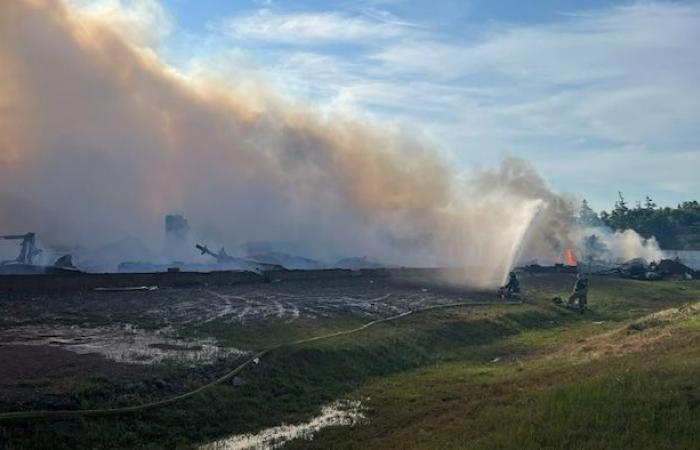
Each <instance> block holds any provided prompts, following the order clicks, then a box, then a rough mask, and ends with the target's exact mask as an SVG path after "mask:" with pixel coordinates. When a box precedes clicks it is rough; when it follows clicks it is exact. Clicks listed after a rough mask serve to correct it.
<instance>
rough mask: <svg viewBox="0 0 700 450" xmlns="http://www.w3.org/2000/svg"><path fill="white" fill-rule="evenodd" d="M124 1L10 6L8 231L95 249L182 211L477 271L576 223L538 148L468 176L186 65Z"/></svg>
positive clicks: (1, 94)
mask: <svg viewBox="0 0 700 450" xmlns="http://www.w3.org/2000/svg"><path fill="white" fill-rule="evenodd" d="M119 14H120V11H119V10H115V11H114V12H113V13H112V15H111V16H109V15H104V14H102V15H90V14H86V13H84V12H83V11H81V10H78V9H75V8H73V7H70V6H68V5H66V4H64V3H63V2H60V1H53V0H16V1H9V2H8V1H6V2H2V3H1V4H0V193H1V194H0V229H2V230H9V231H15V230H28V229H31V230H32V231H36V232H37V233H39V235H40V236H42V237H43V239H44V240H45V242H50V243H61V244H65V243H70V244H80V245H83V246H88V247H89V246H95V245H97V244H99V243H103V242H107V241H113V240H115V239H118V238H119V237H122V236H135V237H139V238H141V239H144V240H156V239H159V237H160V234H159V233H160V229H161V226H160V221H161V220H162V216H163V215H164V214H165V213H167V212H170V211H179V212H182V213H184V214H186V215H187V217H188V218H189V219H190V221H191V222H192V223H196V224H198V226H199V232H200V234H201V235H203V236H205V237H206V238H207V239H212V240H216V241H218V242H244V241H247V240H275V241H280V240H283V241H290V242H296V243H300V244H301V245H302V246H303V248H304V249H305V250H306V252H307V254H308V255H309V256H316V257H321V258H323V257H330V256H335V255H366V256H368V257H370V258H373V259H378V260H381V261H386V262H391V263H395V264H403V265H423V266H426V265H449V266H461V267H470V269H469V270H465V279H464V281H466V282H469V283H472V284H476V285H481V286H488V285H494V284H497V283H499V282H501V280H502V279H503V277H504V276H505V274H506V273H507V271H508V270H509V268H510V267H511V266H512V265H513V263H514V261H515V260H516V259H527V258H536V257H540V258H550V257H551V258H555V257H556V255H560V254H561V250H562V248H563V247H564V246H566V245H570V243H571V242H570V241H571V240H572V239H573V238H572V236H574V237H575V233H574V234H573V235H572V222H571V220H570V218H571V215H572V214H571V212H572V211H571V208H572V207H571V206H570V202H569V201H567V200H565V199H564V198H562V197H561V196H559V195H557V194H555V193H553V192H551V191H550V189H549V188H548V187H547V185H546V183H545V182H544V181H543V180H542V178H541V177H540V176H539V175H538V174H537V173H536V172H535V171H534V170H533V169H532V167H531V166H530V165H529V164H528V163H527V162H525V161H522V160H518V159H512V158H509V159H506V160H505V161H504V162H503V164H502V166H501V167H499V168H497V169H494V170H486V171H481V172H474V173H471V174H470V175H466V176H464V175H462V176H460V175H458V174H457V173H456V172H455V171H453V170H452V169H451V168H450V167H449V166H448V165H447V164H446V162H445V161H443V160H442V159H441V158H440V157H439V156H438V153H437V152H436V151H435V150H434V149H433V147H432V146H431V145H430V144H429V143H427V142H425V141H424V140H423V139H421V138H420V137H419V136H417V135H416V134H415V133H410V132H407V131H406V130H403V129H401V127H399V126H396V125H389V124H385V123H377V122H374V121H371V120H369V119H367V118H363V117H360V116H358V115H357V114H353V115H350V114H347V113H343V112H342V111H336V112H333V113H327V114H321V113H319V112H318V111H316V110H315V109H314V107H312V106H310V105H308V104H306V103H304V102H302V101H300V100H294V99H289V98H288V97H287V96H285V95H282V94H280V93H277V92H275V90H274V89H271V88H270V87H269V86H268V85H267V84H266V83H265V82H264V81H262V80H258V79H256V78H255V77H253V76H250V75H245V74H241V73H236V72H235V70H232V72H231V73H227V74H226V76H227V80H226V81H220V80H221V79H222V77H221V76H219V77H214V76H207V73H206V70H204V71H202V73H200V75H198V76H196V77H187V76H184V75H182V74H180V73H178V72H177V71H176V70H175V69H173V68H171V67H169V66H168V65H167V64H165V63H164V62H163V61H162V60H161V59H160V58H159V56H158V55H157V54H156V52H155V51H154V50H152V49H151V48H149V47H147V46H145V44H144V41H143V40H142V39H138V40H135V39H133V38H132V36H131V35H130V34H129V33H126V32H125V31H124V30H125V28H124V27H115V26H114V25H113V24H115V23H117V24H119V23H123V22H124V20H126V19H125V18H124V17H115V15H119ZM117 19H120V20H117ZM531 225H532V226H531ZM626 256H630V255H626Z"/></svg>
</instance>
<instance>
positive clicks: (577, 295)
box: [569, 273, 588, 314]
mask: <svg viewBox="0 0 700 450" xmlns="http://www.w3.org/2000/svg"><path fill="white" fill-rule="evenodd" d="M577 299H578V308H579V311H581V314H583V312H584V311H585V310H586V305H588V278H586V277H584V276H583V275H582V274H580V273H579V274H577V275H576V284H575V285H574V291H573V292H572V293H571V295H570V296H569V305H573V304H574V301H575V300H577Z"/></svg>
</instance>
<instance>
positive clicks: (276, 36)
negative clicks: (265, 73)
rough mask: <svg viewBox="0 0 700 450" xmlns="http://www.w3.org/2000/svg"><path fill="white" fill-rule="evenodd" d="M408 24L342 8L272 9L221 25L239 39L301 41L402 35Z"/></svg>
mask: <svg viewBox="0 0 700 450" xmlns="http://www.w3.org/2000/svg"><path fill="white" fill-rule="evenodd" d="M384 19H387V18H386V17H385V18H384ZM405 27H406V25H405V24H403V23H399V22H398V21H390V20H376V19H373V18H370V17H368V16H360V15H358V16H351V15H348V14H344V13H339V12H317V13H299V14H282V13H276V12H272V11H270V10H260V11H257V12H255V13H253V14H249V15H244V16H236V17H233V18H230V19H228V20H225V21H224V22H223V23H222V24H220V25H219V28H220V29H223V30H224V31H225V32H226V33H227V34H229V35H231V36H233V37H236V38H239V39H250V40H258V41H269V42H284V43H300V44H313V43H319V42H320V43H323V42H339V41H371V40H375V39H387V38H392V37H397V36H400V35H401V34H402V33H404V31H405Z"/></svg>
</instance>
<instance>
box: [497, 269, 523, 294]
mask: <svg viewBox="0 0 700 450" xmlns="http://www.w3.org/2000/svg"><path fill="white" fill-rule="evenodd" d="M500 295H501V300H519V299H520V280H518V277H517V275H515V272H511V273H509V274H508V283H506V285H505V286H503V287H501V289H500Z"/></svg>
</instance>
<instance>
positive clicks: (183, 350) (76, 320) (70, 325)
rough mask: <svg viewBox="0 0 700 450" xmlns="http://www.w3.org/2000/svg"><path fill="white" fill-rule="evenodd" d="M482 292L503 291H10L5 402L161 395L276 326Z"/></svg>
mask: <svg viewBox="0 0 700 450" xmlns="http://www.w3.org/2000/svg"><path fill="white" fill-rule="evenodd" d="M484 298H488V299H491V300H493V295H492V294H491V293H477V292H469V291H465V290H464V289H455V288H450V289H446V288H444V287H442V286H440V285H438V284H435V283H431V282H430V281H429V280H418V279H416V280H402V281H401V282H399V281H397V280H391V279H384V278H378V279H372V278H369V277H360V276H358V277H349V278H340V279H336V280H307V281H304V280H295V281H284V282H275V281H274V280H273V282H271V283H266V284H263V283H261V284H253V285H251V284H248V285H237V286H236V285H233V286H216V287H184V288H166V289H157V290H153V291H135V292H102V291H100V292H98V291H92V290H90V291H82V292H71V293H57V294H0V392H1V394H0V410H3V411H12V410H26V409H63V408H65V409H73V408H86V407H105V406H124V405H129V404H132V403H133V402H134V399H136V398H138V399H139V400H140V401H143V400H144V399H157V398H162V397H164V396H167V395H171V394H175V393H179V392H182V391H184V390H187V389H191V388H192V387H196V386H198V385H201V384H203V383H205V382H207V381H210V380H212V379H214V378H215V377H216V376H220V375H221V374H223V373H225V372H226V371H227V370H230V369H231V368H232V367H235V365H236V364H237V363H238V362H240V361H241V360H242V358H245V357H246V356H247V355H249V354H250V352H251V351H252V350H253V347H256V348H260V347H263V346H265V345H267V343H274V342H277V341H279V340H284V339H285V338H286V336H289V333H287V334H282V333H280V334H279V335H277V334H276V333H275V331H274V330H275V328H274V327H279V328H280V329H282V328H284V329H285V330H287V331H289V330H290V329H291V330H294V329H295V327H296V328H299V329H300V330H301V329H303V330H304V332H306V333H307V334H302V335H304V336H306V335H308V334H313V332H314V331H312V330H311V329H312V328H313V326H314V325H313V324H317V323H324V324H334V323H337V324H336V327H337V328H338V329H342V328H343V327H347V326H348V324H360V323H365V322H368V321H370V320H374V319H378V318H383V317H388V316H392V315H396V314H400V313H402V312H405V311H408V310H413V309H420V308H424V307H426V306H432V305H438V304H445V303H453V302H458V301H465V300H483V299H484ZM261 324H267V325H266V326H269V325H270V324H273V326H272V328H267V331H266V333H267V334H269V335H270V336H266V337H265V339H264V340H263V341H261V342H260V343H258V342H256V341H255V340H254V339H251V336H250V335H252V334H255V333H261V331H260V330H261ZM210 326H211V328H212V329H216V330H219V331H220V330H222V329H225V330H226V329H229V328H230V329H233V328H235V329H236V330H237V333H238V334H236V335H234V338H233V339H231V338H230V337H229V338H228V339H226V340H219V339H217V333H208V331H207V330H209V329H210ZM324 326H325V325H324ZM332 326H333V325H331V327H332ZM192 330H196V332H193V331H192ZM270 330H272V331H270ZM237 335H241V336H242V338H241V339H240V340H238V339H236V337H235V336H237ZM261 337H262V336H261ZM276 340H277V341H276Z"/></svg>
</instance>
